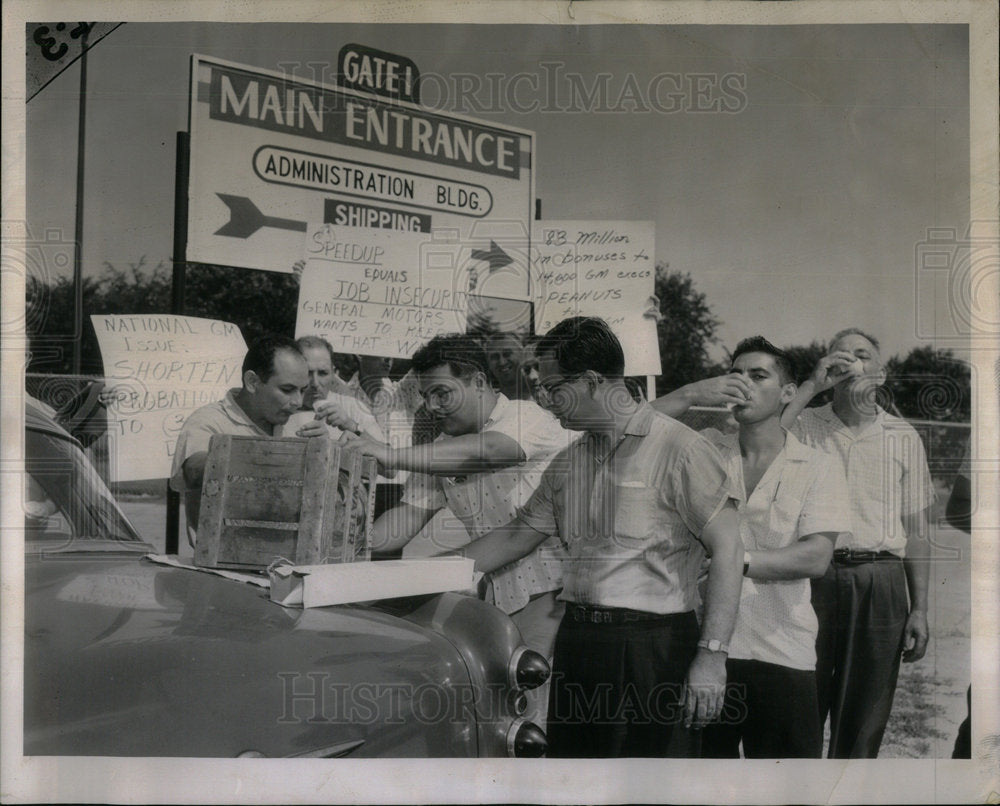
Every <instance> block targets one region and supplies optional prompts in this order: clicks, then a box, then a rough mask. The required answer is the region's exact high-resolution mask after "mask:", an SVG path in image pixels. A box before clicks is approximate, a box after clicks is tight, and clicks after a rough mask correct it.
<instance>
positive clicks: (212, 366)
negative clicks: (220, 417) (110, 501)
mask: <svg viewBox="0 0 1000 806" xmlns="http://www.w3.org/2000/svg"><path fill="white" fill-rule="evenodd" d="M90 320H91V322H93V325H94V331H95V332H96V333H97V343H98V345H99V346H100V348H101V357H102V359H103V361H104V375H105V378H106V384H107V389H108V390H109V391H113V393H114V395H113V399H112V400H110V401H109V403H108V433H109V436H110V439H111V444H110V451H111V454H110V455H111V462H110V471H111V479H112V481H135V480H138V479H163V478H167V477H168V476H169V475H170V465H171V462H172V460H173V454H174V444H175V443H176V441H177V434H178V432H179V431H180V429H181V426H182V425H183V424H184V421H185V420H186V419H187V417H188V415H189V414H191V412H192V411H194V410H195V409H197V408H200V407H201V406H204V405H206V404H208V403H213V402H215V401H216V400H221V399H222V398H223V397H224V396H225V394H226V391H227V390H228V389H230V388H232V387H235V386H239V385H240V383H241V379H240V367H241V366H242V364H243V357H244V356H245V355H246V351H247V346H246V342H245V341H244V340H243V334H241V333H240V329H239V328H238V327H236V325H234V324H230V323H229V322H220V321H218V320H215V319H200V318H198V317H194V316H175V315H173V314H141V315H131V316H129V315H118V314H107V315H99V314H94V315H92V316H91V317H90Z"/></svg>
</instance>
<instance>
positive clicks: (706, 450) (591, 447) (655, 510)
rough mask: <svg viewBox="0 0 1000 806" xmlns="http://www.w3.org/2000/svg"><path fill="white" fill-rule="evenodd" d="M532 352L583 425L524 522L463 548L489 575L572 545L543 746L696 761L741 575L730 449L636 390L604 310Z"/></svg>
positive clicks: (562, 752)
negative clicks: (702, 585) (705, 565)
mask: <svg viewBox="0 0 1000 806" xmlns="http://www.w3.org/2000/svg"><path fill="white" fill-rule="evenodd" d="M537 353H538V358H539V384H540V390H539V391H540V394H541V395H542V396H543V397H544V398H545V399H546V401H547V405H548V408H549V409H550V410H551V411H552V412H553V414H555V415H556V417H557V418H558V419H559V421H560V423H562V425H563V426H564V427H566V428H572V429H581V430H584V431H585V432H586V434H585V436H584V438H582V439H580V440H578V441H577V442H575V443H574V444H573V445H571V446H570V447H568V448H567V449H566V450H565V451H564V452H562V453H561V454H560V455H559V456H558V457H556V459H555V460H553V462H552V463H551V464H550V465H549V467H548V468H547V469H546V471H545V473H544V474H543V476H542V481H541V483H540V484H539V486H538V489H537V490H536V491H535V493H534V494H533V495H532V497H531V499H530V500H529V501H528V503H527V504H526V505H525V506H524V507H523V508H522V509H521V510H520V512H519V514H518V516H517V518H515V519H514V520H513V521H512V522H511V523H509V524H507V525H506V526H503V527H501V528H499V529H495V530H493V531H492V532H490V533H489V534H488V535H486V536H484V537H482V538H480V539H479V540H476V541H474V542H472V543H470V544H469V545H468V546H466V547H465V548H463V549H462V550H461V554H463V555H465V556H467V557H471V558H473V559H475V561H476V568H477V570H480V571H484V572H489V571H492V570H493V569H495V568H500V567H502V566H504V565H505V564H507V563H509V562H511V561H512V560H514V559H516V558H518V557H521V556H523V555H525V554H527V553H530V552H531V551H533V550H534V548H535V547H536V546H538V545H540V544H542V543H544V542H545V541H546V540H547V539H550V537H551V536H553V535H558V536H559V538H560V539H561V540H562V542H563V544H564V545H565V546H566V550H567V553H568V555H569V559H568V561H567V562H566V564H565V566H564V574H563V591H562V593H561V594H560V599H563V600H564V601H565V602H566V615H565V616H564V617H563V620H562V624H561V625H560V627H559V633H558V635H557V638H556V646H555V658H554V663H553V676H552V691H551V694H550V699H549V720H548V728H547V734H548V739H549V755H550V756H552V757H577V758H581V757H583V758H595V757H628V756H632V757H641V756H645V757H657V756H659V757H667V756H674V757H691V756H696V755H697V754H698V752H699V744H700V731H697V730H692V728H699V727H701V726H703V725H705V724H707V723H708V722H711V721H712V720H714V719H715V718H716V717H717V716H718V714H719V711H720V710H721V707H722V702H723V693H724V688H725V683H726V652H727V649H728V646H727V645H728V641H729V638H730V635H731V634H732V631H733V625H734V623H735V619H736V608H737V605H738V603H739V598H740V586H741V582H742V576H741V570H742V565H743V545H742V542H741V541H740V537H739V527H738V524H737V518H736V509H735V506H734V503H733V499H732V496H731V493H730V488H729V479H728V477H727V474H726V469H725V466H724V463H723V460H722V457H721V456H720V455H719V453H718V451H717V450H716V449H715V448H714V447H713V446H712V445H711V444H710V443H709V442H708V440H706V439H705V438H704V437H702V436H700V435H699V434H697V433H696V432H695V431H692V430H691V429H689V428H687V427H686V426H684V425H681V424H680V423H678V422H677V421H676V420H673V419H671V418H669V417H666V416H664V415H661V414H659V413H657V412H655V411H654V410H653V409H652V408H651V407H650V406H649V405H648V404H646V403H641V402H637V401H635V400H634V399H633V398H632V396H631V395H630V394H629V392H628V389H627V388H626V386H625V382H624V378H623V372H624V364H625V360H624V354H623V352H622V348H621V344H620V343H619V342H618V339H617V338H616V337H615V335H614V333H612V332H611V329H610V328H609V327H608V326H607V324H606V323H605V322H604V321H603V320H601V319H597V318H594V317H574V318H572V319H567V320H564V321H562V322H560V323H559V324H558V325H556V327H555V328H553V329H552V330H551V331H550V332H549V333H548V334H546V335H545V336H543V337H542V339H541V341H540V342H539V344H538V348H537ZM706 554H708V555H709V556H711V558H712V562H711V565H710V568H709V573H708V585H707V591H706V597H705V609H704V618H703V621H702V624H701V627H700V629H699V625H698V620H697V617H696V615H695V611H696V609H697V608H698V605H699V593H698V585H697V582H698V575H699V570H700V568H701V566H702V562H703V560H704V559H705V556H706Z"/></svg>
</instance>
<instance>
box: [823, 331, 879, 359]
mask: <svg viewBox="0 0 1000 806" xmlns="http://www.w3.org/2000/svg"><path fill="white" fill-rule="evenodd" d="M852 334H856V335H858V336H862V337H863V338H866V339H868V341H870V342H871V343H872V347H874V348H875V350H876V351H877V352H879V353H881V352H882V345H880V344H879V343H878V339H876V338H875V337H874V336H871V335H869V334H868V333H865V331H863V330H862V329H861V328H860V327H845V328H844V329H843V330H838V331H837V332H836V333H834V334H833V338H832V339H830V348H831V349H832V348H833V345H835V344H836V343H837V342H838V341H840V340H841V339H842V338H843V337H844V336H850V335H852Z"/></svg>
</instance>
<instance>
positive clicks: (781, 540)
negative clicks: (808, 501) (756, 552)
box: [756, 496, 802, 549]
mask: <svg viewBox="0 0 1000 806" xmlns="http://www.w3.org/2000/svg"><path fill="white" fill-rule="evenodd" d="M801 509H802V503H801V502H800V501H797V500H790V499H789V497H788V496H784V497H781V498H777V499H775V500H774V501H772V502H771V511H770V513H769V517H768V529H767V533H766V534H764V535H757V540H756V543H757V548H760V549H778V548H782V547H783V546H787V545H789V544H790V543H792V542H794V537H795V534H796V527H797V526H798V522H799V513H800V511H801Z"/></svg>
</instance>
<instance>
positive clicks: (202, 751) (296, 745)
mask: <svg viewBox="0 0 1000 806" xmlns="http://www.w3.org/2000/svg"><path fill="white" fill-rule="evenodd" d="M470 691H471V687H470V678H469V673H468V669H467V668H466V666H465V664H464V662H463V660H462V656H461V655H460V654H459V652H458V651H457V650H456V648H455V647H454V646H453V645H452V644H451V643H450V642H449V641H448V640H447V639H446V638H444V637H443V636H442V635H440V634H439V633H437V632H435V631H433V630H429V629H426V628H424V627H420V626H418V625H417V624H414V623H411V622H409V621H407V620H405V619H403V618H399V617H397V616H394V615H389V614H388V613H383V612H379V611H377V610H375V609H372V608H369V607H363V606H341V607H328V608H316V609H311V610H292V609H286V608H283V607H281V606H279V605H276V604H274V603H272V602H271V601H270V600H269V599H268V598H267V591H266V590H263V589H261V588H257V587H254V586H252V585H248V584H245V583H240V582H234V581H231V580H227V579H222V578H220V577H217V576H214V575H211V574H206V573H200V572H196V571H189V570H182V569H176V568H169V567H163V566H159V565H156V564H154V563H152V562H150V561H148V560H144V559H140V558H139V557H137V556H132V557H129V556H96V557H95V556H92V555H88V554H86V553H79V554H73V553H70V554H47V555H41V556H35V557H29V558H28V562H27V566H26V602H25V680H24V707H25V715H24V752H25V755H111V756H216V757H228V756H236V755H239V754H249V755H263V756H289V755H308V756H324V755H325V756H336V755H348V754H349V755H352V756H432V757H433V756H438V757H440V756H465V755H475V753H476V727H475V718H474V716H473V713H472V712H473V708H472V704H471V702H470V701H469V695H470Z"/></svg>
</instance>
